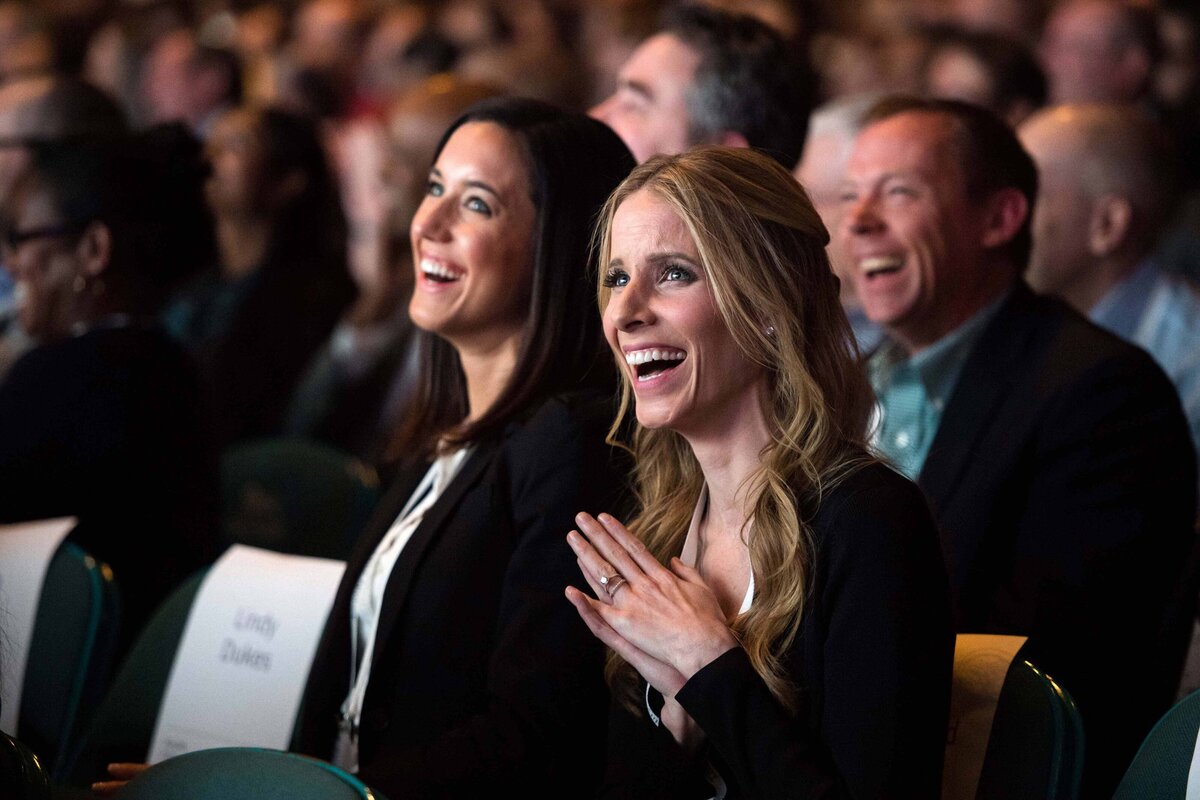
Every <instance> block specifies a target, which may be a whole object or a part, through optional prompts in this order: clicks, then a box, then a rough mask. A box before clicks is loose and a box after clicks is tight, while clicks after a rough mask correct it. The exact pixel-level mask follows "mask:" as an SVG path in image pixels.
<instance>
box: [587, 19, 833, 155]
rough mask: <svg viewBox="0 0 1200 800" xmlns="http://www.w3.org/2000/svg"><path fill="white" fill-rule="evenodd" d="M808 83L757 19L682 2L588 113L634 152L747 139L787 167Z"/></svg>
mask: <svg viewBox="0 0 1200 800" xmlns="http://www.w3.org/2000/svg"><path fill="white" fill-rule="evenodd" d="M813 84H814V82H813V80H812V75H811V73H810V71H809V69H808V68H807V66H806V65H805V64H803V63H802V62H801V61H800V60H799V59H797V58H796V57H795V56H794V54H793V53H792V52H790V51H789V49H788V48H787V47H786V46H785V44H784V41H783V39H782V37H780V36H779V34H777V33H776V32H775V31H773V30H771V29H770V28H768V27H767V26H766V25H764V24H763V23H761V22H759V21H758V20H756V19H754V18H752V17H747V16H738V15H732V14H727V13H724V12H720V11H714V10H712V9H708V8H703V7H699V6H683V7H681V8H678V9H676V11H675V12H674V13H673V14H672V15H670V16H669V17H668V18H667V21H666V24H665V25H664V26H663V29H662V30H661V31H660V32H659V33H657V34H655V35H654V36H651V37H650V38H649V39H647V40H646V41H645V42H643V43H642V44H641V46H640V47H638V49H637V50H635V51H634V53H633V55H632V56H631V57H630V59H629V60H628V61H627V62H625V66H624V67H622V68H621V75H620V78H619V80H618V82H617V90H616V91H615V92H614V93H613V94H612V96H611V97H609V98H608V99H607V100H605V101H604V102H602V103H601V104H600V105H598V106H596V107H595V108H593V109H592V112H591V113H592V116H594V117H596V118H597V119H599V120H601V121H603V122H606V123H607V124H608V125H609V126H611V127H612V129H613V130H615V131H616V132H617V134H618V135H619V136H620V137H621V139H623V140H624V142H625V144H626V145H628V147H629V149H630V150H631V151H632V152H633V155H634V157H635V158H636V159H637V160H638V161H639V162H642V161H645V160H646V159H648V158H650V157H651V156H653V155H657V154H659V153H665V154H668V155H670V154H674V153H679V152H682V151H684V150H686V149H687V148H688V147H690V146H692V145H695V144H702V143H706V144H724V145H730V146H735V147H754V148H757V149H760V150H763V151H765V152H766V153H768V154H770V155H771V156H773V157H774V158H775V159H776V160H777V161H779V162H780V163H781V164H783V165H784V166H785V167H787V168H788V169H792V168H793V167H795V166H796V162H797V161H798V160H799V159H800V151H801V150H802V149H803V147H804V135H805V131H806V130H807V126H808V114H809V111H810V109H811V107H812V99H813V92H814V90H815V87H814V85H813Z"/></svg>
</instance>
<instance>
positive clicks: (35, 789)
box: [0, 733, 50, 800]
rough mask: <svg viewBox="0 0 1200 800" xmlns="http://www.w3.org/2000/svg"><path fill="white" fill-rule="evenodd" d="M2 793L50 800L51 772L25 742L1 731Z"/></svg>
mask: <svg viewBox="0 0 1200 800" xmlns="http://www.w3.org/2000/svg"><path fill="white" fill-rule="evenodd" d="M0 797H4V798H6V799H7V800H50V776H49V775H47V774H46V770H45V769H43V768H42V764H41V762H40V761H39V760H38V757H37V756H35V755H34V754H33V751H32V750H30V749H29V748H28V747H26V746H25V745H23V744H21V743H20V742H18V741H17V740H16V739H13V738H11V737H10V736H8V735H7V734H5V733H0Z"/></svg>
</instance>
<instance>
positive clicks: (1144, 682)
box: [918, 284, 1196, 797]
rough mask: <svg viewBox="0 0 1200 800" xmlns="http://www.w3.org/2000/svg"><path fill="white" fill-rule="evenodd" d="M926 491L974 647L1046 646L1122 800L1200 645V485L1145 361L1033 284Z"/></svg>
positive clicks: (936, 446)
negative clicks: (1198, 559) (1186, 661)
mask: <svg viewBox="0 0 1200 800" xmlns="http://www.w3.org/2000/svg"><path fill="white" fill-rule="evenodd" d="M918 483H919V484H920V486H921V487H922V488H923V489H924V490H925V492H926V495H927V496H928V498H929V501H930V504H931V506H932V508H933V510H934V514H935V516H936V517H937V519H938V523H939V525H940V527H941V531H942V545H943V549H944V551H945V554H946V559H947V563H948V565H949V571H950V579H951V586H952V590H953V594H954V600H955V614H956V623H957V625H958V630H959V631H961V632H982V633H1001V634H1023V635H1027V636H1029V645H1028V648H1027V650H1026V653H1027V655H1028V657H1029V658H1030V660H1031V661H1032V662H1033V663H1035V664H1036V665H1037V666H1039V667H1041V668H1042V669H1044V670H1046V671H1047V672H1048V673H1049V674H1050V675H1051V676H1052V677H1054V678H1056V679H1057V680H1059V681H1060V682H1061V683H1062V684H1063V685H1064V686H1065V688H1066V689H1067V691H1069V692H1070V693H1071V694H1072V696H1073V697H1074V698H1075V700H1076V701H1077V702H1078V704H1079V708H1080V712H1081V714H1082V716H1083V721H1084V725H1085V728H1086V733H1087V765H1088V766H1087V767H1086V771H1087V782H1086V785H1085V788H1087V789H1088V791H1087V793H1086V794H1085V796H1089V797H1090V796H1094V797H1101V796H1109V795H1111V794H1112V789H1113V788H1114V786H1115V783H1116V780H1117V779H1119V777H1120V775H1121V774H1122V773H1123V771H1124V769H1125V767H1127V766H1128V764H1129V761H1130V759H1132V757H1133V754H1134V752H1135V750H1136V747H1137V745H1138V743H1140V742H1141V740H1142V738H1143V736H1144V735H1145V734H1146V733H1147V731H1148V730H1149V727H1150V725H1151V723H1152V722H1153V720H1154V719H1156V718H1157V717H1158V716H1159V714H1160V713H1161V712H1163V711H1165V709H1166V708H1167V706H1168V705H1169V703H1170V702H1171V698H1172V697H1173V695H1174V689H1175V685H1176V683H1177V681H1178V678H1179V672H1180V668H1181V666H1182V663H1183V656H1184V652H1185V649H1186V646H1187V640H1188V636H1189V635H1190V632H1191V622H1190V619H1191V615H1192V610H1193V607H1194V603H1195V594H1196V587H1195V583H1194V581H1193V579H1192V574H1191V572H1192V571H1191V570H1190V569H1188V568H1185V565H1186V564H1187V563H1188V561H1189V557H1190V555H1191V554H1192V551H1193V544H1194V535H1193V532H1192V518H1193V514H1194V511H1195V508H1196V505H1195V494H1194V493H1195V486H1196V472H1195V464H1194V455H1193V452H1192V448H1191V444H1190V440H1189V435H1188V428H1187V424H1186V422H1185V420H1184V416H1183V413H1182V411H1181V410H1180V405H1179V400H1178V398H1177V396H1176V394H1175V390H1174V389H1173V388H1172V386H1171V384H1170V382H1169V381H1168V380H1167V378H1166V376H1165V375H1163V373H1162V371H1161V370H1160V369H1159V368H1158V367H1157V366H1156V365H1155V364H1154V362H1153V361H1152V360H1151V359H1150V357H1149V356H1147V355H1146V354H1145V353H1144V352H1142V351H1141V350H1139V349H1137V348H1135V347H1133V346H1130V345H1128V344H1125V343H1123V342H1121V341H1120V340H1118V339H1117V338H1116V337H1114V336H1111V335H1109V334H1108V333H1106V332H1104V331H1102V330H1100V329H1099V328H1097V327H1095V326H1094V325H1092V324H1091V323H1089V322H1088V321H1087V320H1085V319H1084V318H1083V317H1081V316H1080V315H1078V314H1076V313H1075V312H1074V311H1072V310H1070V309H1069V308H1068V307H1067V306H1065V305H1064V304H1062V303H1061V302H1059V301H1057V300H1053V299H1049V298H1043V297H1038V296H1036V295H1034V294H1033V293H1032V292H1030V291H1029V289H1028V288H1027V287H1026V286H1024V284H1021V285H1019V286H1018V288H1017V289H1016V290H1015V291H1014V293H1013V294H1012V295H1011V297H1010V298H1009V299H1008V300H1007V301H1006V302H1005V303H1004V305H1003V306H1002V307H1001V308H1000V309H999V311H998V312H997V314H996V316H995V318H994V319H993V320H992V321H991V322H990V324H989V325H988V327H987V328H986V329H985V330H984V332H983V333H982V334H981V336H980V339H979V341H978V343H977V344H976V346H975V348H974V350H973V351H972V352H971V354H970V356H969V357H968V359H967V362H966V364H965V365H964V366H963V370H962V374H961V377H960V378H959V381H958V385H957V386H956V387H955V389H954V392H953V394H952V395H951V398H950V400H949V402H948V403H947V405H946V409H945V411H944V414H943V417H942V422H941V426H940V427H939V429H938V432H937V435H936V437H935V438H934V441H933V445H932V447H931V448H930V451H929V455H928V458H927V460H926V461H925V465H924V468H923V470H922V472H921V475H920V476H919V480H918Z"/></svg>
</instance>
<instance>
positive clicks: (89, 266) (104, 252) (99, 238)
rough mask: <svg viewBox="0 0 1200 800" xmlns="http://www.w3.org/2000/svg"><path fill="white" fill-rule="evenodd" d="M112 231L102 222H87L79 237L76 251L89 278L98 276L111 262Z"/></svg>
mask: <svg viewBox="0 0 1200 800" xmlns="http://www.w3.org/2000/svg"><path fill="white" fill-rule="evenodd" d="M112 244H113V241H112V231H110V230H109V229H108V226H107V225H105V224H104V223H103V222H89V223H88V225H87V227H86V228H84V229H83V235H82V236H80V237H79V244H78V246H77V252H78V253H79V258H80V261H81V262H82V264H83V273H84V274H85V275H87V276H88V277H91V278H96V277H99V276H100V275H101V274H102V273H103V272H104V271H105V270H106V269H108V265H109V264H110V263H112Z"/></svg>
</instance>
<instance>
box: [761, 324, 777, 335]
mask: <svg viewBox="0 0 1200 800" xmlns="http://www.w3.org/2000/svg"><path fill="white" fill-rule="evenodd" d="M763 333H765V334H766V335H767V336H774V335H775V326H774V325H768V326H767V327H765V328H763Z"/></svg>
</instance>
